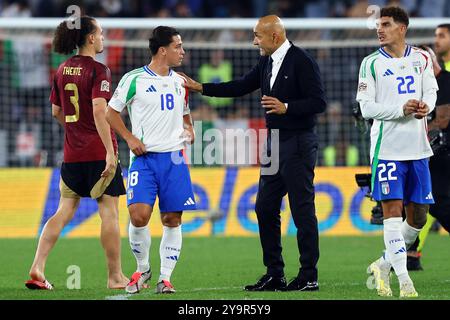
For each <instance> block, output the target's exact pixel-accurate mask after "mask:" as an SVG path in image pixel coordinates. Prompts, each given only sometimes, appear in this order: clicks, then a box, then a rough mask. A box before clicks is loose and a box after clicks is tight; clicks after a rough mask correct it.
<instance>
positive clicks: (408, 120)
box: [356, 7, 438, 297]
mask: <svg viewBox="0 0 450 320" xmlns="http://www.w3.org/2000/svg"><path fill="white" fill-rule="evenodd" d="M408 24H409V18H408V15H407V13H406V12H405V11H404V10H403V9H400V8H398V7H388V8H383V9H382V10H381V14H380V19H379V20H378V21H377V35H378V40H379V42H380V45H381V48H380V49H378V50H377V51H376V52H374V53H372V54H371V55H369V56H367V57H366V58H365V59H364V60H363V61H362V64H361V68H360V73H359V84H358V93H357V96H356V100H357V101H358V102H359V104H360V107H361V112H362V115H363V117H364V118H365V119H374V122H373V125H372V128H371V137H370V138H371V148H370V155H371V161H372V190H373V197H374V198H375V200H377V201H381V203H382V207H383V215H384V223H383V224H384V243H385V246H386V251H385V253H384V255H383V256H382V257H381V258H379V259H378V260H376V261H375V262H374V263H372V264H371V265H370V266H369V268H368V271H369V272H371V273H372V274H373V275H374V277H375V280H376V285H377V291H378V294H379V295H381V296H391V295H392V290H391V288H390V284H389V272H390V269H391V266H392V267H393V268H394V271H395V274H396V275H397V277H398V280H399V283H400V297H417V296H418V294H417V292H416V290H415V288H414V285H413V282H412V280H411V278H410V277H409V274H408V270H407V268H406V250H407V249H408V247H409V246H411V245H412V244H413V243H414V241H415V240H416V238H417V235H418V234H419V232H420V230H421V229H422V227H423V226H424V224H425V222H426V214H427V212H428V207H429V205H430V204H432V203H433V196H432V193H431V178H430V171H429V168H428V158H429V157H430V156H432V155H433V152H432V150H431V147H430V144H429V142H428V138H427V125H426V116H427V114H428V113H430V112H431V111H432V110H433V109H434V107H435V103H436V91H437V90H438V85H437V82H436V78H435V76H434V74H433V63H432V61H431V58H430V56H429V54H428V53H427V52H425V51H423V50H420V49H418V48H415V47H412V46H410V45H408V44H406V42H405V36H406V32H407V28H408ZM403 206H406V216H407V218H406V220H405V221H402V211H403Z"/></svg>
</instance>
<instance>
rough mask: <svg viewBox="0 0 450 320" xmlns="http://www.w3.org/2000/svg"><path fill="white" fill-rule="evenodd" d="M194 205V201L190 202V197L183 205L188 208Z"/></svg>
mask: <svg viewBox="0 0 450 320" xmlns="http://www.w3.org/2000/svg"><path fill="white" fill-rule="evenodd" d="M193 204H195V202H194V200H192V198H191V197H189V199H187V200H186V202H185V203H184V205H185V206H190V205H193Z"/></svg>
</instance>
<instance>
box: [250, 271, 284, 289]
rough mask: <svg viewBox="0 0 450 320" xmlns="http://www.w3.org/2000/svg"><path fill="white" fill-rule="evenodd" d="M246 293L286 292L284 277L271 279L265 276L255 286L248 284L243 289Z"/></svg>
mask: <svg viewBox="0 0 450 320" xmlns="http://www.w3.org/2000/svg"><path fill="white" fill-rule="evenodd" d="M244 290H246V291H285V290H286V278H285V277H273V276H271V275H269V274H265V275H263V276H262V277H261V279H259V280H258V282H257V283H255V284H250V285H248V286H245V287H244Z"/></svg>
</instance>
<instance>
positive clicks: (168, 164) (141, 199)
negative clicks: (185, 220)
mask: <svg viewBox="0 0 450 320" xmlns="http://www.w3.org/2000/svg"><path fill="white" fill-rule="evenodd" d="M156 196H158V199H159V209H160V211H161V212H162V213H164V212H178V211H184V210H195V209H196V205H195V197H194V192H193V190H192V183H191V177H190V175H189V169H188V167H187V165H186V163H185V161H184V158H183V155H182V151H174V152H148V153H146V154H144V155H142V156H139V157H136V158H135V159H134V161H133V162H132V164H131V166H130V168H129V171H128V179H127V205H128V206H129V205H131V204H133V203H147V204H149V205H150V206H152V207H153V205H154V204H155V200H156Z"/></svg>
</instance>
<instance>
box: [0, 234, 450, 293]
mask: <svg viewBox="0 0 450 320" xmlns="http://www.w3.org/2000/svg"><path fill="white" fill-rule="evenodd" d="M159 241H160V239H156V238H153V239H152V250H151V262H152V268H153V279H152V280H151V282H150V288H149V289H146V290H143V291H141V293H139V294H136V295H127V294H126V293H125V292H124V291H123V290H108V289H106V266H105V259H104V256H103V250H102V248H101V244H100V241H99V239H60V240H59V241H58V243H57V244H56V246H55V248H54V250H53V252H52V253H51V255H50V257H49V260H48V262H47V270H46V275H47V277H48V279H49V280H50V281H51V282H52V283H53V284H54V285H55V288H56V289H55V290H54V291H32V290H28V289H26V288H25V286H24V281H25V280H27V279H28V269H29V266H30V264H31V262H32V259H33V256H34V250H35V248H36V244H37V240H35V239H0V252H1V256H0V265H1V266H2V272H1V273H0V299H1V300H4V299H8V300H16V299H27V300H28V299H32V300H37V299H58V300H66V299H75V300H90V299H95V300H103V299H117V300H121V299H128V300H139V299H176V300H194V299H195V300H197V299H198V300H203V299H207V300H213V299H214V300H219V299H227V300H228V299H229V300H241V299H255V300H256V299H258V300H259V299H272V300H274V299H284V300H288V299H298V300H306V299H332V300H334V299H339V300H342V299H343V300H354V299H358V300H371V299H380V298H379V297H378V296H377V295H376V292H375V290H369V289H368V288H367V285H366V283H367V279H368V278H369V275H368V274H366V268H367V266H368V264H369V263H370V262H371V261H373V260H374V259H375V258H377V257H378V256H379V255H380V253H381V251H382V249H383V239H382V236H361V237H327V236H321V238H320V249H321V256H320V261H319V284H320V291H319V292H312V293H311V292H309V293H306V292H245V291H243V290H242V287H243V286H244V285H246V284H250V283H253V282H255V281H256V280H257V279H258V278H259V277H260V276H261V275H262V274H263V273H264V271H265V270H264V267H263V265H262V259H261V249H260V245H259V239H258V238H255V237H253V238H232V237H231V238H228V237H227V238H225V237H209V238H201V237H199V238H196V237H185V239H183V249H182V252H181V257H180V261H179V262H178V265H177V267H176V269H175V271H174V273H173V275H172V282H173V284H174V286H175V288H176V289H177V293H176V294H174V295H163V296H162V295H156V294H154V287H155V284H156V280H157V277H158V274H159ZM283 247H284V249H283V255H284V259H285V264H286V267H285V272H286V276H287V278H288V280H289V278H292V277H294V276H295V275H296V273H297V271H298V260H297V259H298V252H297V246H296V239H295V238H294V237H285V238H283ZM449 247H450V238H449V237H448V236H442V235H436V234H431V235H430V236H429V238H428V239H427V243H426V245H425V249H424V256H423V258H422V264H423V266H424V269H425V270H424V271H419V272H412V273H411V277H412V279H413V281H414V282H415V286H416V289H417V291H418V292H419V299H430V300H444V299H445V300H447V299H450V285H449V284H450V268H449V264H450V249H449ZM122 264H123V269H124V272H125V274H126V275H128V276H129V275H131V274H132V272H133V271H134V268H135V261H134V257H133V256H132V254H131V252H130V250H129V247H128V242H127V239H123V242H122ZM70 265H77V266H79V267H80V271H81V278H80V284H81V289H79V290H69V289H68V288H67V286H66V281H67V279H68V277H69V276H70V274H68V273H67V268H68V267H69V266H70ZM392 279H394V280H393V281H392V288H393V291H394V297H393V298H389V299H393V300H396V299H398V294H399V289H398V282H397V280H396V279H395V277H393V278H392Z"/></svg>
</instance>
